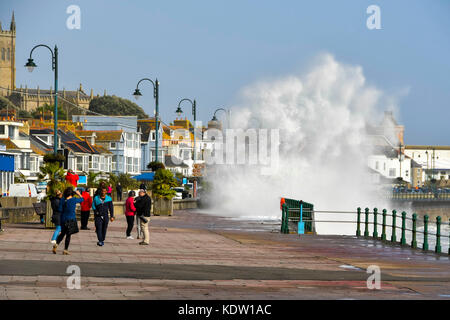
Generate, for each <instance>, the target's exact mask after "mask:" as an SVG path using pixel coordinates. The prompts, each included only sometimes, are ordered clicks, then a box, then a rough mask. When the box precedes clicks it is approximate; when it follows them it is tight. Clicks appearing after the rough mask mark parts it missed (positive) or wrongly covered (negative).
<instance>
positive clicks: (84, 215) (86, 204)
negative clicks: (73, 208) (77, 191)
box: [80, 188, 92, 230]
mask: <svg viewBox="0 0 450 320" xmlns="http://www.w3.org/2000/svg"><path fill="white" fill-rule="evenodd" d="M81 197H82V198H83V199H84V201H83V202H82V203H81V228H80V229H81V230H89V228H88V226H87V225H88V221H89V215H90V214H91V207H92V198H91V195H90V194H89V188H86V189H84V191H83V193H82V194H81Z"/></svg>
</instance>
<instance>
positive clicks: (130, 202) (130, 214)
mask: <svg viewBox="0 0 450 320" xmlns="http://www.w3.org/2000/svg"><path fill="white" fill-rule="evenodd" d="M135 196H136V193H135V192H134V191H133V190H131V191H130V192H129V193H128V199H127V201H126V202H125V217H126V218H127V224H128V227H127V239H134V238H133V237H132V236H131V230H133V223H134V214H135V212H136V207H135V206H134V197H135Z"/></svg>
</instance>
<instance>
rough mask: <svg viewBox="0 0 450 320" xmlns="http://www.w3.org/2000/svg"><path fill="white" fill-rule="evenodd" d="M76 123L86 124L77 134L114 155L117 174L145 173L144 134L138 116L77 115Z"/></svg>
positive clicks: (74, 117) (112, 167) (113, 165)
mask: <svg viewBox="0 0 450 320" xmlns="http://www.w3.org/2000/svg"><path fill="white" fill-rule="evenodd" d="M72 121H73V122H78V123H82V125H83V129H82V130H77V131H76V134H77V135H78V136H79V137H81V138H83V139H85V140H87V141H89V142H90V143H91V144H95V145H98V146H101V147H103V148H104V149H105V150H108V151H109V152H111V154H112V163H111V171H112V172H113V173H114V174H120V173H128V174H131V175H138V174H140V173H141V157H142V153H141V132H140V131H139V130H138V127H137V117H136V116H117V117H114V116H85V115H74V116H72Z"/></svg>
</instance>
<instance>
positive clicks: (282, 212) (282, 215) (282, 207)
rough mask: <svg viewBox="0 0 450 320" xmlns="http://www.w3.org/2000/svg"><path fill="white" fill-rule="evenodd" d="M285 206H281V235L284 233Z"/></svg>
mask: <svg viewBox="0 0 450 320" xmlns="http://www.w3.org/2000/svg"><path fill="white" fill-rule="evenodd" d="M285 207H286V205H285V204H284V203H283V205H282V206H281V230H280V231H281V233H284V209H285Z"/></svg>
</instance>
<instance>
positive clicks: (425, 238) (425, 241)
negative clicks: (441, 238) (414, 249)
mask: <svg viewBox="0 0 450 320" xmlns="http://www.w3.org/2000/svg"><path fill="white" fill-rule="evenodd" d="M422 248H423V250H428V215H427V214H426V215H425V216H424V217H423V247H422Z"/></svg>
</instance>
